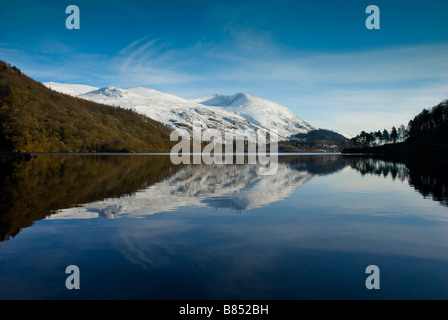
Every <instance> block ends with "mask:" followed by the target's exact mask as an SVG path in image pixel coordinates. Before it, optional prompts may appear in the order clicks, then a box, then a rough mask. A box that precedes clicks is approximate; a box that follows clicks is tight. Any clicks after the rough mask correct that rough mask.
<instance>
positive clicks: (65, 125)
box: [0, 61, 173, 152]
mask: <svg viewBox="0 0 448 320" xmlns="http://www.w3.org/2000/svg"><path fill="white" fill-rule="evenodd" d="M169 134H170V130H169V129H168V128H166V127H165V126H164V125H163V124H161V123H159V122H157V121H154V120H152V119H150V118H148V117H146V116H142V115H140V114H137V113H135V112H133V111H130V110H126V109H122V108H118V107H112V106H107V105H102V104H98V103H94V102H91V101H87V100H83V99H78V98H75V97H72V96H69V95H66V94H62V93H59V92H56V91H53V90H51V89H48V88H47V87H45V86H44V85H43V84H41V83H39V82H37V81H34V80H33V79H31V78H29V77H27V76H26V75H24V74H23V73H21V72H20V70H19V69H18V68H16V67H11V66H10V65H9V64H7V63H5V62H2V61H0V151H16V150H20V151H24V152H169V151H170V149H171V146H172V145H173V143H172V142H170V139H169Z"/></svg>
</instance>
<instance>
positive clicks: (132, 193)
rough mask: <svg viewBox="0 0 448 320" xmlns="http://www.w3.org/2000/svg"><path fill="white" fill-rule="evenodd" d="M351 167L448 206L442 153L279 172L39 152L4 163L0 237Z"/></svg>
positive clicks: (286, 167)
mask: <svg viewBox="0 0 448 320" xmlns="http://www.w3.org/2000/svg"><path fill="white" fill-rule="evenodd" d="M347 166H349V167H351V168H353V169H354V170H356V171H357V172H359V173H360V174H362V175H366V174H372V175H378V176H384V177H390V178H391V179H393V180H396V179H399V180H401V181H407V182H408V183H409V184H410V185H411V186H412V187H413V188H415V189H416V190H417V191H419V192H420V193H421V194H422V195H423V196H424V197H427V198H432V199H433V200H434V201H437V202H439V203H440V204H442V205H443V206H448V200H447V199H448V188H447V186H448V172H447V171H448V166H447V160H446V159H441V158H430V159H428V158H417V157H412V158H394V159H392V158H370V157H356V156H342V155H337V154H328V155H291V156H281V157H280V158H279V166H278V171H277V173H276V174H275V175H272V176H262V175H259V174H258V173H257V167H256V165H214V166H209V165H191V166H174V165H172V164H171V161H170V159H169V157H168V156H143V155H138V156H137V155H135V156H129V155H128V156H124V155H121V156H118V155H116V156H85V155H84V156H81V155H76V156H74V155H41V156H39V157H38V158H37V159H32V160H31V161H30V162H26V163H20V164H10V165H7V166H6V165H4V166H2V167H0V190H1V193H0V239H2V240H7V239H9V238H10V237H14V236H15V235H17V234H18V233H19V232H20V230H21V229H23V228H25V227H28V226H31V225H32V224H33V222H34V221H36V220H41V219H44V218H48V219H75V218H76V219H82V218H97V217H105V218H115V217H119V216H132V217H141V216H146V215H151V214H154V213H158V212H163V211H172V210H176V209H178V208H180V207H187V206H189V207H191V206H193V207H202V208H207V209H210V210H212V211H216V210H218V209H220V208H228V209H231V210H235V211H237V212H244V211H248V210H251V209H254V208H260V207H264V206H267V205H269V204H271V203H274V202H277V201H281V200H282V199H285V198H287V197H289V195H291V194H292V193H293V192H294V191H295V190H297V189H299V188H300V187H301V186H302V185H304V184H305V183H306V182H308V181H310V180H311V179H313V178H315V177H318V176H322V175H328V174H333V173H336V172H338V171H340V170H342V169H344V168H345V167H347Z"/></svg>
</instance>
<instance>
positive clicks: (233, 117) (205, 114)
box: [44, 82, 318, 140]
mask: <svg viewBox="0 0 448 320" xmlns="http://www.w3.org/2000/svg"><path fill="white" fill-rule="evenodd" d="M44 84H45V85H46V86H47V87H50V88H52V89H53V90H56V91H59V92H63V93H67V94H71V95H73V96H77V97H80V98H83V99H87V100H91V101H95V102H98V103H103V104H108V105H114V106H119V107H122V108H126V109H132V110H134V111H136V112H138V113H141V114H144V115H146V116H148V117H150V118H152V119H154V120H156V121H159V122H161V123H163V124H165V125H166V126H168V127H171V128H173V129H174V128H191V126H192V124H193V123H194V122H199V123H201V125H202V127H203V128H210V129H217V130H219V131H221V132H222V133H224V132H229V133H234V134H241V135H243V134H244V133H247V132H254V130H257V129H259V128H263V129H266V130H268V131H272V130H277V133H278V135H279V139H280V140H284V139H286V138H287V137H289V136H291V135H293V134H297V133H307V132H309V131H312V130H315V129H318V128H317V127H315V126H312V125H310V124H308V123H307V122H305V121H303V120H302V119H300V118H299V117H298V116H297V115H295V114H294V113H293V112H292V111H290V110H288V109H287V108H285V107H284V106H281V105H279V104H277V103H274V102H271V101H268V100H265V99H261V98H258V97H255V96H252V95H249V94H246V93H237V94H235V95H232V96H223V95H217V94H213V95H209V96H206V97H203V98H199V99H191V100H189V99H184V98H181V97H177V96H174V95H171V94H167V93H163V92H159V91H157V90H153V89H149V88H143V87H133V88H128V89H121V88H117V87H104V88H95V87H90V86H83V85H70V84H59V83H55V82H47V83H44ZM251 140H252V139H251Z"/></svg>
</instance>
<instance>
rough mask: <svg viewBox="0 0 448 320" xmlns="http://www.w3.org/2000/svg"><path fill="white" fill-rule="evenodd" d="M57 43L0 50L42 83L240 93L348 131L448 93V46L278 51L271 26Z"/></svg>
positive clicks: (372, 126)
mask: <svg viewBox="0 0 448 320" xmlns="http://www.w3.org/2000/svg"><path fill="white" fill-rule="evenodd" d="M55 48H57V49H58V50H56V51H55V52H42V53H40V54H39V53H32V54H31V53H27V52H26V51H25V49H23V48H8V47H4V46H0V55H1V56H2V57H6V58H5V59H6V60H10V62H12V63H16V64H19V65H21V66H23V70H24V71H25V72H27V73H28V74H30V75H31V76H33V77H35V78H37V79H39V80H41V81H59V82H69V83H84V84H89V85H94V86H104V85H116V86H121V87H130V86H148V87H154V88H155V89H157V90H161V91H166V92H169V93H173V94H177V95H180V96H183V97H186V98H193V97H197V96H200V95H205V94H209V93H211V92H216V93H223V94H231V93H234V92H237V91H246V92H248V93H251V94H254V95H258V96H260V97H263V98H266V99H269V100H272V101H275V102H277V103H280V104H283V105H285V106H287V107H288V108H290V109H292V110H293V111H294V112H295V113H296V114H298V115H299V116H300V117H302V118H304V119H305V120H306V121H309V122H311V123H313V124H315V125H317V126H320V127H327V128H334V129H340V130H343V131H349V132H351V133H357V132H359V131H360V130H378V129H381V128H383V127H389V126H391V125H400V124H401V123H403V122H404V123H405V122H407V121H408V120H409V119H410V117H411V116H413V115H415V114H416V113H417V112H419V111H420V110H421V109H422V108H424V107H430V106H432V105H435V104H436V103H438V102H440V101H441V100H442V99H444V98H446V97H448V55H447V54H446V52H448V43H438V44H421V45H412V46H401V47H385V48H381V49H375V50H359V51H355V50H352V51H339V52H312V51H309V50H303V51H300V50H297V49H289V48H286V47H282V46H280V45H279V44H278V43H276V42H275V40H274V39H273V37H271V35H270V33H269V32H264V33H263V32H256V31H253V30H244V31H242V30H236V31H235V30H233V31H232V32H231V37H229V38H228V39H227V40H226V41H221V42H219V44H215V43H208V42H205V41H203V42H195V43H194V44H192V45H190V46H188V47H176V46H172V45H171V44H170V43H167V42H163V41H162V40H160V39H154V38H151V37H143V38H140V39H136V40H134V41H131V42H130V43H129V44H128V45H126V46H124V47H123V49H121V50H120V51H119V52H117V53H116V54H115V55H114V56H110V55H104V54H95V53H89V54H87V53H76V50H75V51H73V53H70V52H71V51H70V50H69V48H67V47H66V45H64V46H55ZM61 51H63V54H61ZM8 58H12V59H8Z"/></svg>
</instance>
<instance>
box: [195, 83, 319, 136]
mask: <svg viewBox="0 0 448 320" xmlns="http://www.w3.org/2000/svg"><path fill="white" fill-rule="evenodd" d="M192 101H194V102H197V103H200V104H203V105H205V106H218V107H222V108H224V109H225V110H228V111H231V112H234V113H235V114H238V115H241V116H242V117H244V118H246V119H247V120H249V121H251V122H253V123H255V124H257V125H259V126H260V127H263V128H265V129H267V130H272V129H277V130H278V134H279V135H280V136H282V137H289V136H291V135H293V134H297V133H307V132H309V131H312V130H316V129H318V128H317V127H315V126H313V125H311V124H309V123H307V122H305V121H303V120H302V119H300V118H299V117H298V116H297V115H296V114H294V113H293V112H292V111H291V110H289V109H287V108H285V107H284V106H282V105H279V104H277V103H274V102H271V101H268V100H265V99H262V98H259V97H255V96H252V95H250V94H247V93H241V92H240V93H237V94H234V95H231V96H223V95H217V94H213V95H208V96H206V97H203V98H198V99H193V100H192Z"/></svg>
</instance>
